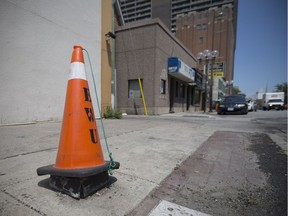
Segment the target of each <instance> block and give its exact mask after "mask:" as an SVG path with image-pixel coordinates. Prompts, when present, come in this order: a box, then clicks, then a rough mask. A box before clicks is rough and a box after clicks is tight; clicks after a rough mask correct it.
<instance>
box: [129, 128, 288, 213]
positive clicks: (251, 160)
mask: <svg viewBox="0 0 288 216" xmlns="http://www.w3.org/2000/svg"><path fill="white" fill-rule="evenodd" d="M286 180H287V155H286V154H284V153H283V151H281V148H280V147H279V146H277V145H276V144H275V143H273V141H272V140H271V139H270V138H269V137H268V136H267V135H265V134H259V133H257V134H250V133H237V132H228V131H226V132H225V131H221V132H216V133H215V134H213V135H212V136H211V137H210V138H209V139H208V140H207V141H206V142H205V143H203V144H202V145H201V147H200V148H199V149H198V150H197V151H196V152H195V153H194V154H193V155H191V156H190V157H188V158H187V159H186V160H185V161H184V162H183V163H182V164H180V165H178V166H176V167H175V169H174V171H173V172H172V173H171V175H170V176H168V177H167V178H166V179H165V180H164V181H163V182H162V183H161V185H160V186H159V188H157V189H155V190H154V191H153V192H152V193H151V194H150V195H149V196H148V197H147V198H146V199H145V200H144V201H143V202H142V203H141V204H140V205H139V206H138V207H137V208H136V209H134V210H133V211H132V212H131V213H130V215H147V214H148V213H149V212H150V211H151V209H152V208H153V207H154V206H155V205H157V203H158V202H159V201H160V200H161V199H163V200H167V201H170V202H174V203H177V204H179V205H182V206H185V207H188V208H191V209H194V210H197V211H200V212H204V213H207V214H211V215H221V216H223V215H241V216H243V215H244V216H246V215H247V216H248V215H249V216H250V215H261V216H262V215H287V206H286V204H287V182H286Z"/></svg>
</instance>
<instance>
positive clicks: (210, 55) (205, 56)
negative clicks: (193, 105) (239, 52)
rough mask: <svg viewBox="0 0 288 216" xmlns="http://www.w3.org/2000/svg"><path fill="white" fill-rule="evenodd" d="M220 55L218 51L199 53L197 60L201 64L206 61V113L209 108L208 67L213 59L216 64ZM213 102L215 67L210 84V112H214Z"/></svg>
mask: <svg viewBox="0 0 288 216" xmlns="http://www.w3.org/2000/svg"><path fill="white" fill-rule="evenodd" d="M218 55H219V51H218V50H213V51H212V52H211V51H210V50H208V49H207V50H204V51H203V52H199V53H198V54H197V59H198V60H199V63H200V64H201V61H202V59H205V99H204V102H205V103H204V112H206V107H207V82H208V65H209V60H211V59H212V64H214V63H215V58H216V57H217V56H218ZM212 102H213V65H212V68H211V82H210V107H209V108H210V109H209V112H212Z"/></svg>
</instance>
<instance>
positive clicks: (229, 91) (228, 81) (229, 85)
mask: <svg viewBox="0 0 288 216" xmlns="http://www.w3.org/2000/svg"><path fill="white" fill-rule="evenodd" d="M226 85H227V86H228V95H231V87H232V85H233V80H227V81H226Z"/></svg>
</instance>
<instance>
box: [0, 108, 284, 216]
mask: <svg viewBox="0 0 288 216" xmlns="http://www.w3.org/2000/svg"><path fill="white" fill-rule="evenodd" d="M201 119H209V120H211V121H212V122H214V123H215V124H216V125H217V124H219V117H218V116H217V115H215V114H209V115H208V114H197V113H195V114H191V113H188V114H187V113H180V114H171V115H163V116H148V117H146V116H124V118H123V119H121V120H112V119H107V120H104V125H105V131H106V135H107V140H108V144H109V147H110V150H111V152H112V153H113V158H114V159H115V160H116V161H118V162H120V164H121V165H120V169H119V170H115V171H114V173H113V176H111V177H110V181H111V185H109V187H105V188H103V189H101V190H99V191H98V192H97V193H95V194H94V195H91V196H89V197H87V198H86V199H81V200H76V199H73V198H71V197H69V196H68V195H65V194H62V193H59V192H56V191H53V190H51V189H50V188H49V186H48V179H49V176H37V174H36V169H37V168H39V167H42V166H46V165H49V164H54V163H55V159H56V154H57V148H58V142H59V137H60V132H61V122H38V123H35V124H34V123H32V124H26V125H11V126H1V127H0V137H1V140H0V146H1V151H0V215H71V216H73V215H78V216H79V215H85V216H86V215H99V216H100V215H101V216H105V215H107V216H108V215H109V216H110V215H115V216H118V215H119V216H121V215H128V214H130V215H131V214H133V210H134V209H135V208H137V206H138V205H139V204H140V203H141V202H143V200H144V199H145V198H146V197H147V196H148V195H149V194H150V193H151V192H152V191H153V190H155V189H156V188H158V187H159V186H160V185H161V182H163V180H165V179H166V178H167V177H168V176H169V175H170V174H171V173H172V172H173V170H175V168H177V167H179V165H180V164H181V163H182V162H183V161H185V160H186V159H187V158H188V157H189V156H190V155H192V154H193V153H194V152H195V151H196V150H197V149H198V148H199V147H200V146H201V145H202V144H203V143H204V142H205V141H207V140H208V138H209V137H210V136H212V135H213V134H214V133H215V132H216V131H219V130H228V129H229V126H227V127H228V128H219V127H207V126H206V125H205V124H204V123H201ZM194 120H195V121H194ZM240 122H241V120H240ZM97 126H98V132H99V134H100V137H101V138H102V139H101V143H102V151H103V153H104V155H105V159H108V158H109V157H108V154H107V150H106V147H105V145H104V144H105V142H104V140H103V135H102V131H101V128H100V122H98V121H97ZM242 129H243V130H244V131H245V130H248V129H247V128H246V127H244V126H243V128H242ZM250 129H251V128H250ZM250 129H249V131H250ZM252 129H253V130H254V132H257V128H252ZM230 130H231V131H239V129H238V128H230ZM245 132H247V131H245ZM250 132H251V131H250ZM277 138H278V141H279V137H277ZM281 142H282V143H284V141H283V140H281ZM154 207H156V206H154ZM154 207H153V208H154ZM183 208H185V207H183ZM204 213H205V212H204ZM138 214H139V212H138ZM140 215H141V214H140ZM143 215H147V214H143ZM151 215H153V213H152V212H151ZM174 215H176V214H174ZM199 215H201V212H200V213H199ZM212 215H213V214H212Z"/></svg>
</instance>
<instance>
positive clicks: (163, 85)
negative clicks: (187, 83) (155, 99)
mask: <svg viewBox="0 0 288 216" xmlns="http://www.w3.org/2000/svg"><path fill="white" fill-rule="evenodd" d="M160 94H166V80H163V79H161V80H160Z"/></svg>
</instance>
